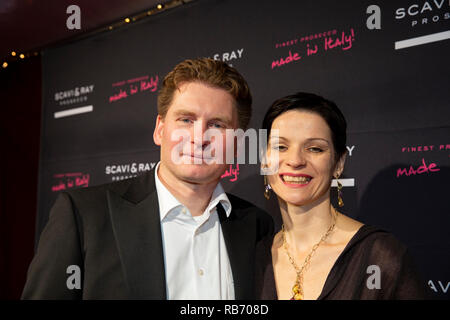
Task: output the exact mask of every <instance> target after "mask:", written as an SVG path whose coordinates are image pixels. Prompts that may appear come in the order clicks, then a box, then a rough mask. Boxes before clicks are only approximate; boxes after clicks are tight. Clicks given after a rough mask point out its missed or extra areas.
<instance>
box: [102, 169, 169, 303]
mask: <svg viewBox="0 0 450 320" xmlns="http://www.w3.org/2000/svg"><path fill="white" fill-rule="evenodd" d="M108 205H109V212H110V217H111V223H112V227H113V232H114V236H115V239H116V244H117V248H118V250H119V255H120V259H121V262H122V267H123V270H124V274H125V279H126V281H127V283H128V287H129V290H130V298H131V299H166V281H165V271H164V256H163V249H162V238H161V224H160V217H159V206H158V196H157V193H156V188H155V181H154V171H153V170H152V171H150V172H148V173H147V174H145V175H143V176H140V177H138V178H136V179H135V180H133V181H132V182H131V184H130V186H129V188H128V189H127V190H126V192H125V193H124V194H123V195H120V194H118V193H116V192H114V191H112V190H109V191H108Z"/></svg>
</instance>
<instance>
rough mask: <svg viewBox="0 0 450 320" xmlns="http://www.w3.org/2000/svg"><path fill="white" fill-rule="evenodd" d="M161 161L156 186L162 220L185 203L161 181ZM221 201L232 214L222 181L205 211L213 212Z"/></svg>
mask: <svg viewBox="0 0 450 320" xmlns="http://www.w3.org/2000/svg"><path fill="white" fill-rule="evenodd" d="M160 163H161V162H158V164H157V165H156V168H155V186H156V192H157V194H158V203H159V216H160V219H161V221H162V220H163V219H164V218H165V217H166V216H167V214H168V213H169V212H170V211H171V210H172V209H174V208H176V207H179V206H181V207H184V205H183V204H182V203H181V202H180V201H178V199H177V198H175V197H174V196H173V194H172V193H171V192H170V191H169V190H168V189H167V188H166V186H165V185H164V184H163V183H162V182H161V180H160V179H159V177H158V169H159V165H160ZM218 203H220V204H221V205H222V206H223V208H224V210H225V213H226V215H227V217H229V216H230V213H231V209H232V208H231V202H230V200H229V199H228V197H227V194H226V193H225V191H224V189H223V187H222V185H221V184H220V182H219V183H218V184H217V186H216V187H215V188H214V191H213V193H212V195H211V200H210V201H209V204H208V206H207V207H206V210H205V211H209V212H211V211H212V210H213V209H214V208H215V207H216V206H217V204H218Z"/></svg>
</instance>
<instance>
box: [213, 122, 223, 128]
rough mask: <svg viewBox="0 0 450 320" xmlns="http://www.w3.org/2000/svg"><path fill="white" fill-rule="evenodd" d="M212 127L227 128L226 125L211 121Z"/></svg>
mask: <svg viewBox="0 0 450 320" xmlns="http://www.w3.org/2000/svg"><path fill="white" fill-rule="evenodd" d="M210 127H213V128H215V129H223V128H225V126H224V125H222V124H220V123H211V124H210Z"/></svg>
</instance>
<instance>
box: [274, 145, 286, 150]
mask: <svg viewBox="0 0 450 320" xmlns="http://www.w3.org/2000/svg"><path fill="white" fill-rule="evenodd" d="M272 149H274V150H278V151H284V150H286V147H285V146H273V147H272Z"/></svg>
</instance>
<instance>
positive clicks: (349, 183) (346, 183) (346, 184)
mask: <svg viewBox="0 0 450 320" xmlns="http://www.w3.org/2000/svg"><path fill="white" fill-rule="evenodd" d="M339 182H340V183H341V184H342V186H343V187H354V186H355V179H353V178H351V179H339ZM331 186H332V187H337V182H336V179H333V181H331Z"/></svg>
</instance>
